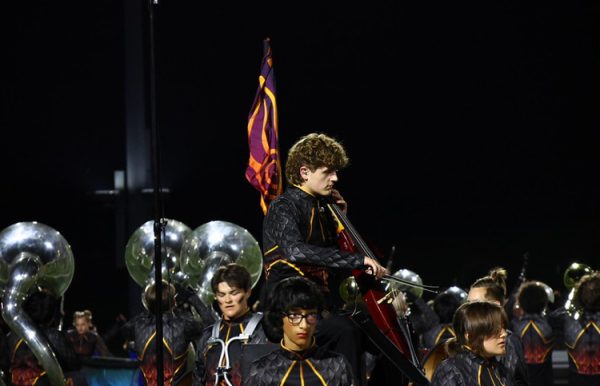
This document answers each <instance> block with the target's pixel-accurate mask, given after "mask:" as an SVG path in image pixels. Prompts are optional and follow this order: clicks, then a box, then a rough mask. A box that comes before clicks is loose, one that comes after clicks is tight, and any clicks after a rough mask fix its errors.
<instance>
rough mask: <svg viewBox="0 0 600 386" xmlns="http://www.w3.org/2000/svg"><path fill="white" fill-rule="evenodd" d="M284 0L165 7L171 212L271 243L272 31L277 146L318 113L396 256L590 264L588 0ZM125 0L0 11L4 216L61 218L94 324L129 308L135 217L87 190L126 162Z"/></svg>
mask: <svg viewBox="0 0 600 386" xmlns="http://www.w3.org/2000/svg"><path fill="white" fill-rule="evenodd" d="M11 3H15V2H11ZM279 3H281V4H276V3H274V2H256V3H255V4H243V3H242V4H234V3H227V4H205V3H204V2H180V1H161V4H160V5H159V6H158V7H157V8H155V21H156V22H155V33H156V40H155V42H156V46H155V47H156V50H155V53H156V60H157V62H156V71H155V74H156V77H157V88H156V95H157V110H156V112H157V116H158V127H159V132H160V137H159V146H160V152H161V185H162V186H164V187H168V188H169V189H170V190H171V193H170V194H169V195H168V197H167V198H166V200H165V202H164V214H165V217H167V218H172V219H176V220H179V221H182V222H183V223H185V224H187V225H188V226H189V227H191V228H192V229H194V228H196V227H198V226H200V225H201V224H204V223H206V222H208V221H211V220H224V221H230V222H233V223H236V224H238V225H240V226H242V227H244V228H246V229H248V230H249V231H250V232H251V233H252V234H253V235H254V237H255V238H256V239H257V240H258V241H259V242H260V241H261V240H260V237H261V224H262V219H263V215H262V212H261V210H260V208H259V195H258V192H256V191H255V190H253V188H252V187H251V186H250V185H249V184H248V183H247V182H246V180H245V178H244V171H245V168H246V163H247V159H248V144H247V137H246V123H247V122H246V120H247V115H248V111H249V109H250V106H251V103H252V101H253V98H254V94H255V92H256V88H257V85H258V82H257V78H258V74H259V70H260V60H261V56H262V40H263V39H264V38H265V37H267V36H269V37H270V38H271V40H272V49H273V60H274V70H275V75H276V80H277V101H278V104H279V110H278V111H279V117H280V147H281V150H282V153H285V152H286V151H287V150H288V149H289V146H290V145H291V144H292V143H293V142H294V141H295V140H296V139H297V138H299V137H300V136H301V135H304V134H307V133H309V132H313V131H321V132H326V133H328V134H330V135H332V136H334V137H336V138H338V139H340V140H341V141H342V142H343V143H344V144H345V145H346V147H347V150H348V152H349V155H350V158H351V166H350V167H349V168H348V169H346V170H344V171H342V172H341V173H340V182H339V189H340V190H341V192H342V194H343V195H344V196H345V198H346V199H347V201H348V202H349V204H350V210H349V217H350V219H351V221H352V222H353V224H354V225H355V227H356V228H357V229H358V230H359V232H360V233H361V235H362V236H363V237H364V238H365V239H367V240H368V241H369V242H370V243H372V245H373V246H375V247H376V249H377V250H378V251H380V252H381V253H382V255H383V256H384V258H387V256H388V255H389V253H390V251H391V249H392V247H395V260H394V264H393V269H394V270H397V269H399V268H407V269H410V270H412V271H414V272H416V273H418V274H419V275H420V276H421V278H422V279H423V281H424V282H425V283H427V284H436V285H440V286H448V285H451V284H457V285H460V286H462V287H464V288H467V287H468V286H469V284H470V283H471V282H472V281H473V280H475V279H476V278H478V277H480V276H483V275H485V274H486V272H487V271H488V270H489V269H490V268H491V267H493V266H496V265H500V266H503V267H505V268H507V269H508V271H509V278H510V280H511V282H512V283H514V280H515V279H516V277H517V275H518V274H519V271H520V269H521V265H522V260H523V255H524V254H525V253H526V252H528V253H529V256H530V259H529V265H528V270H527V273H526V276H527V277H528V278H531V279H537V280H542V281H545V282H546V283H548V284H549V285H550V286H552V287H553V288H555V289H559V290H563V289H564V286H563V283H562V275H563V272H564V270H565V269H566V268H567V266H568V265H569V264H570V263H571V262H573V261H579V262H583V263H586V264H588V265H591V266H592V267H593V268H594V269H597V268H598V267H599V264H598V261H599V260H598V252H599V249H600V248H599V247H600V243H599V241H598V240H599V237H598V236H599V225H598V224H599V207H598V196H599V194H600V187H599V183H598V173H597V168H598V165H599V162H598V161H599V158H600V156H599V154H598V150H597V149H598V142H599V140H600V133H599V129H600V118H599V116H598V106H599V102H600V95H599V90H600V88H599V86H600V76H599V68H600V45H599V36H600V28H599V26H600V23H599V22H600V20H599V16H600V9H599V8H600V4H599V3H598V2H597V1H592V0H586V1H579V0H574V1H569V2H562V3H559V2H542V1H530V2H522V1H502V2H500V1H486V2H476V1H466V2H409V3H407V2H396V1H387V2H369V3H368V5H367V3H365V4H363V5H355V6H352V5H350V4H321V3H317V2H314V3H311V2H303V3H286V2H279ZM141 4H143V3H141ZM140 8H141V9H143V7H140ZM131 16H132V15H131V13H128V12H125V11H124V7H123V2H121V1H115V0H110V1H109V0H104V1H96V2H91V1H87V2H78V3H75V2H73V3H72V4H71V3H70V2H67V3H64V2H42V1H40V2H34V3H26V4H22V3H19V4H10V5H9V6H8V8H7V9H6V11H5V12H3V16H2V23H0V24H1V25H2V29H3V31H2V50H3V52H4V55H3V57H4V60H3V62H4V63H3V64H4V66H3V68H4V69H3V70H2V72H3V79H4V80H3V82H2V90H3V100H2V109H3V114H2V132H3V138H2V152H1V157H2V165H3V166H4V168H3V178H2V180H3V184H2V187H3V189H2V200H1V201H0V202H1V204H0V205H1V206H0V213H1V217H0V218H1V219H2V222H1V224H0V227H7V226H9V225H11V224H13V223H16V222H19V221H34V220H35V221H39V222H42V223H45V224H47V225H50V226H52V227H53V228H55V229H57V230H58V231H60V232H61V233H62V234H63V236H65V238H66V239H67V240H68V241H69V243H70V244H71V246H72V248H73V252H74V255H75V261H76V270H75V276H74V279H73V282H72V284H71V287H70V289H69V290H68V292H67V293H66V295H65V301H66V304H65V307H66V313H67V316H70V315H71V314H72V312H73V311H75V310H79V309H83V308H90V309H91V310H92V311H93V312H94V314H95V320H96V323H97V324H98V325H99V327H100V329H104V328H107V326H108V325H109V324H110V323H111V322H112V320H113V318H114V316H115V315H116V314H117V313H120V312H123V313H125V314H127V313H128V312H129V310H131V309H134V308H135V307H139V305H138V304H136V305H132V304H130V303H131V300H128V299H129V298H128V295H127V294H128V293H129V290H128V288H129V287H131V285H132V284H131V283H132V280H131V279H130V277H129V274H128V272H127V270H126V268H125V267H124V265H123V260H124V258H123V256H121V255H119V252H118V251H120V250H122V249H123V247H124V245H116V244H118V240H125V241H126V240H127V239H128V238H129V236H130V235H131V233H132V232H133V230H135V229H136V228H137V227H138V226H140V225H142V222H140V223H137V224H131V223H129V224H127V226H126V228H125V231H124V232H123V231H122V232H121V234H120V235H119V234H118V230H117V229H116V228H115V215H116V208H115V202H114V200H112V199H107V198H105V197H104V198H103V197H99V196H98V195H95V194H94V192H95V191H96V190H99V189H112V187H113V172H114V171H115V170H125V169H126V159H127V157H126V136H125V133H126V124H125V117H126V114H127V111H126V103H125V102H126V97H125V91H126V90H127V87H129V86H128V83H127V80H126V70H125V68H126V62H125V58H126V55H125V53H126V51H125V50H126V46H125V43H124V40H125V39H124V36H126V34H127V33H128V28H133V27H132V23H131V22H130V17H131ZM144 17H146V16H144ZM146 27H148V26H147V25H146ZM129 32H130V31H129ZM145 32H146V33H147V30H146V31H145ZM143 61H144V63H146V64H145V66H143V67H141V68H140V71H146V74H147V70H148V59H147V57H146V58H144V59H143ZM149 187H151V186H149ZM144 200H145V202H147V206H148V208H149V209H148V210H149V213H152V198H151V195H148V196H147V197H146V198H145V199H144ZM142 205H144V203H142ZM151 219H152V216H151V215H150V216H149V217H148V218H147V220H151ZM69 321H70V320H67V322H69Z"/></svg>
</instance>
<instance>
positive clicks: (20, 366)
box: [6, 327, 88, 386]
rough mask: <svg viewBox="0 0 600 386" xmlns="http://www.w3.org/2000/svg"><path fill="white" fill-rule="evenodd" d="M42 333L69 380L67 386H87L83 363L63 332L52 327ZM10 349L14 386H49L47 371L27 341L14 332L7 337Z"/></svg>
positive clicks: (10, 373)
mask: <svg viewBox="0 0 600 386" xmlns="http://www.w3.org/2000/svg"><path fill="white" fill-rule="evenodd" d="M40 331H41V333H42V334H43V335H44V337H46V338H47V339H48V343H49V345H50V347H51V348H52V351H53V352H54V354H55V355H56V359H57V360H58V363H59V365H60V367H61V369H62V371H63V374H64V376H65V378H66V384H67V385H73V386H87V385H88V383H87V380H86V379H85V376H84V374H83V373H82V372H81V371H80V370H81V361H80V360H79V358H78V356H77V354H76V353H75V351H74V350H73V348H72V347H71V345H70V343H69V341H68V340H67V339H66V337H65V334H64V333H63V332H62V331H59V330H57V329H56V328H53V327H41V328H40ZM6 340H7V349H8V350H9V355H10V368H9V377H8V378H9V379H10V384H11V385H14V386H17V385H19V386H31V385H36V386H44V385H50V381H49V380H48V377H47V375H46V370H45V369H43V368H42V367H41V365H40V364H39V362H38V360H37V358H36V357H35V355H34V354H33V352H32V351H31V350H30V349H29V347H28V346H27V344H26V343H25V341H24V340H23V339H21V338H19V337H18V336H17V335H16V334H15V333H13V332H12V331H11V332H9V333H8V335H7V338H6Z"/></svg>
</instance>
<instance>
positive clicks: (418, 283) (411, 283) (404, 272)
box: [382, 268, 438, 298]
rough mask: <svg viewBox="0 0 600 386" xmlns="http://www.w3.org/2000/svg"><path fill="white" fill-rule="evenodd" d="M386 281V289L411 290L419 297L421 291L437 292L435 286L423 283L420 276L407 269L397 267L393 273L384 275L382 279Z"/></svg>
mask: <svg viewBox="0 0 600 386" xmlns="http://www.w3.org/2000/svg"><path fill="white" fill-rule="evenodd" d="M382 280H385V281H387V282H388V283H387V285H386V286H385V290H386V291H391V290H398V291H402V292H411V293H412V294H413V295H414V296H416V297H418V298H420V297H421V296H423V291H427V292H433V293H436V294H437V293H438V291H436V289H437V288H438V287H437V286H432V285H425V284H423V280H422V279H421V276H419V275H418V274H417V273H415V272H413V271H411V270H408V269H404V268H403V269H399V270H398V271H396V272H395V273H394V274H393V275H384V277H383V279H382Z"/></svg>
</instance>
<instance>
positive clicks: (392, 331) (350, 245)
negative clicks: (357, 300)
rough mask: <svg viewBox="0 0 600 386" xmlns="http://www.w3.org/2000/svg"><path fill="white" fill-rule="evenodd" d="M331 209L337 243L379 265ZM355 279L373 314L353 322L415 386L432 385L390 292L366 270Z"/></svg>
mask: <svg viewBox="0 0 600 386" xmlns="http://www.w3.org/2000/svg"><path fill="white" fill-rule="evenodd" d="M327 207H328V208H329V210H330V211H331V212H332V215H333V217H334V218H335V219H336V220H337V222H338V229H337V236H338V239H337V241H338V245H339V247H340V249H342V250H344V251H347V252H351V253H361V254H363V255H364V256H367V257H370V258H371V259H373V260H375V261H378V259H377V257H376V256H375V254H374V253H373V252H372V251H371V249H370V248H369V247H368V245H367V244H366V243H365V242H364V240H362V238H361V237H360V235H359V234H358V232H356V230H355V229H354V227H353V226H352V224H351V223H350V221H349V220H348V218H347V216H346V215H345V214H344V213H343V212H342V210H341V209H340V208H339V207H338V206H337V205H336V204H335V203H334V202H333V201H331V202H329V203H328V204H327ZM352 275H353V276H354V279H355V280H356V283H357V285H358V287H359V289H360V292H361V295H362V298H363V301H364V303H365V305H366V306H367V310H368V312H369V315H365V314H364V313H361V312H357V313H355V314H354V315H353V316H352V320H353V321H354V322H355V323H357V324H358V326H359V327H360V328H361V330H363V331H364V332H365V334H366V335H367V336H368V337H369V339H370V340H371V342H373V344H374V345H375V346H376V347H377V348H378V349H379V351H380V352H381V353H382V354H383V355H384V356H385V357H386V359H387V360H388V361H389V362H390V363H391V364H392V365H394V366H395V367H396V369H397V370H398V371H400V372H401V373H402V374H404V375H405V376H406V377H407V378H408V379H409V380H410V381H411V382H412V384H413V385H429V380H428V379H427V377H426V376H425V374H424V373H423V371H422V370H421V369H420V368H419V367H418V366H419V365H418V363H415V360H414V357H413V355H412V354H411V352H414V348H413V347H412V342H411V341H410V339H409V338H408V337H407V335H406V334H405V333H403V331H402V329H401V327H400V324H399V322H398V318H397V315H396V311H395V310H394V308H393V306H392V305H391V304H389V303H388V302H386V301H382V300H383V299H385V298H386V291H385V289H384V287H383V285H382V284H381V282H380V281H378V280H377V279H376V278H375V277H374V276H373V275H370V274H369V273H367V271H365V270H362V269H354V270H352ZM385 277H386V278H388V279H391V280H396V278H393V277H391V276H390V275H385ZM405 284H407V283H405Z"/></svg>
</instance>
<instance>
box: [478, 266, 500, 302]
mask: <svg viewBox="0 0 600 386" xmlns="http://www.w3.org/2000/svg"><path fill="white" fill-rule="evenodd" d="M506 276H507V275H506V270H505V269H504V268H500V267H496V268H492V269H491V270H490V272H489V273H488V275H487V276H484V277H481V278H479V279H477V280H475V282H474V283H473V284H472V285H471V288H485V289H486V291H485V298H486V300H496V301H498V302H500V304H504V303H505V300H506Z"/></svg>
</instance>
